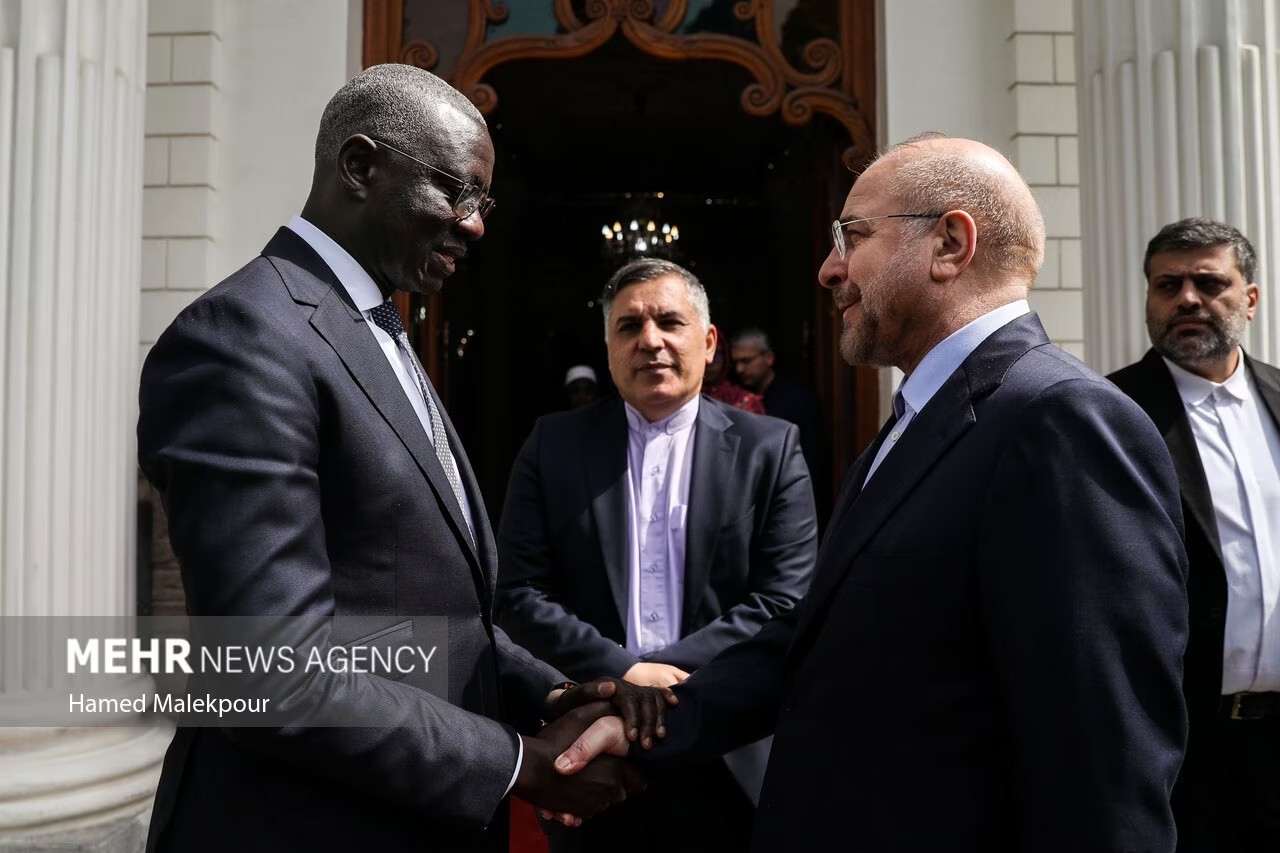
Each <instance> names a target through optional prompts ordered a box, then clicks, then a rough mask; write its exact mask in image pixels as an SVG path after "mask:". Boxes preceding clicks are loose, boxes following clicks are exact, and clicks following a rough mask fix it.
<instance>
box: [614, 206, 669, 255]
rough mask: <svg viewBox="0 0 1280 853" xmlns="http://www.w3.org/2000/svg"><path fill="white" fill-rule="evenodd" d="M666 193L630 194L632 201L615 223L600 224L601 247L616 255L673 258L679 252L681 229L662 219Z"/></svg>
mask: <svg viewBox="0 0 1280 853" xmlns="http://www.w3.org/2000/svg"><path fill="white" fill-rule="evenodd" d="M664 196H665V193H660V192H659V193H648V194H638V193H627V196H626V197H627V198H628V199H629V200H630V204H628V205H627V207H626V209H625V211H624V212H623V215H621V216H619V217H618V218H617V219H615V220H614V221H613V223H612V224H608V223H606V224H604V225H602V226H600V236H601V237H602V238H603V240H604V243H603V245H602V246H601V249H602V251H603V252H604V254H605V255H606V256H609V257H614V258H639V257H659V258H671V257H674V256H675V255H676V254H677V253H678V251H679V245H678V244H679V240H680V228H679V227H678V226H676V225H672V224H671V223H669V222H664V221H662V218H661V216H660V215H659V211H658V202H659V201H661V200H662V198H663V197H664Z"/></svg>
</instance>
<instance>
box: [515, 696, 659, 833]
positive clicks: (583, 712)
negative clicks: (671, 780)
mask: <svg viewBox="0 0 1280 853" xmlns="http://www.w3.org/2000/svg"><path fill="white" fill-rule="evenodd" d="M676 702H677V700H676V697H675V695H674V694H673V693H672V692H671V691H670V690H669V689H667V688H665V687H663V688H658V687H640V686H637V685H634V684H630V683H627V682H625V681H621V680H619V679H615V678H602V679H597V680H596V681H590V682H587V683H586V684H580V685H578V686H576V687H573V688H571V689H569V690H565V691H564V692H562V693H560V694H559V695H556V694H552V696H551V697H549V704H550V712H551V716H552V717H553V718H554V721H553V722H552V723H550V724H549V725H547V726H545V727H544V728H543V729H542V730H541V731H540V732H538V735H537V736H536V737H524V738H522V739H523V741H524V759H523V761H522V762H521V765H520V772H519V774H518V775H517V777H516V782H515V786H514V787H513V788H512V792H513V793H514V794H516V795H517V796H519V797H520V798H521V799H523V800H525V801H527V802H529V803H531V804H533V805H534V806H535V807H537V808H538V810H539V813H540V814H541V815H542V816H543V817H545V818H548V819H552V818H554V819H555V820H559V821H560V822H561V823H563V824H565V825H566V826H577V825H579V824H581V823H582V820H583V819H585V818H589V817H592V816H594V815H596V814H598V813H599V812H601V811H603V810H604V809H606V808H608V807H609V806H611V805H614V804H616V803H619V802H622V801H623V800H625V799H626V798H627V795H628V794H634V793H638V792H639V791H641V790H643V789H644V779H643V778H642V777H641V775H640V773H639V771H637V770H636V769H635V768H634V767H632V766H631V765H629V764H627V763H626V762H625V761H624V760H622V757H623V756H625V755H626V753H627V750H628V749H629V748H630V746H631V744H632V743H638V744H639V745H640V746H641V748H643V749H648V748H649V747H651V746H652V745H653V739H654V738H655V737H659V738H660V737H664V736H665V735H666V726H665V724H664V716H663V715H664V713H665V711H666V708H667V707H668V706H669V705H675V704H676ZM606 720H609V721H612V724H611V725H609V726H607V727H604V728H601V729H599V730H597V729H596V726H597V725H599V724H601V723H603V722H604V721H606ZM588 731H596V732H597V733H596V734H594V735H592V736H591V740H590V741H588V742H586V743H584V741H583V736H584V734H585V733H586V732H588ZM605 732H607V733H608V734H607V735H606V734H604V733H605ZM615 739H616V741H617V742H616V743H614V740H615ZM606 740H607V741H608V742H609V745H610V749H609V750H607V751H608V752H609V754H605V752H606V750H604V749H600V750H599V751H596V752H594V753H592V752H591V750H592V749H593V746H592V745H594V744H596V743H597V742H604V741H606ZM579 744H583V745H582V746H579ZM570 755H572V756H575V758H569V756H570ZM588 755H589V757H584V756H588ZM558 759H565V760H564V761H563V762H560V764H558V763H557V760H558ZM561 764H562V765H563V768H564V769H560V766H561Z"/></svg>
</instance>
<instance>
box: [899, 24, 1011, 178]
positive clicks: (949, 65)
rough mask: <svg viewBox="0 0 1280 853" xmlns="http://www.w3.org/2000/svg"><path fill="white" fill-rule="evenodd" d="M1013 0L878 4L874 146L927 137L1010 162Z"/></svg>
mask: <svg viewBox="0 0 1280 853" xmlns="http://www.w3.org/2000/svg"><path fill="white" fill-rule="evenodd" d="M1013 15H1014V0H881V2H880V8H879V10H878V19H879V26H880V33H879V35H880V38H879V39H878V40H877V41H878V45H879V49H878V53H879V58H880V63H879V66H880V69H881V73H880V91H881V93H882V97H881V98H880V102H879V104H878V105H877V117H878V121H877V125H878V127H879V129H880V142H881V143H893V142H899V141H901V140H903V139H906V138H908V137H911V136H915V135H916V134H918V133H923V132H924V131H927V130H936V131H940V132H942V133H945V134H947V135H949V136H964V137H968V138H970V139H978V140H981V141H982V142H985V143H987V144H988V145H990V146H992V147H994V148H997V149H999V150H1000V151H1002V152H1004V153H1005V154H1006V155H1009V156H1012V150H1013V149H1012V139H1013V135H1014V131H1015V128H1014V109H1013V98H1012V96H1011V95H1010V90H1009V87H1010V85H1011V84H1012V83H1013V68H1012V65H1011V62H1010V60H1009V53H1010V44H1009V35H1010V34H1011V33H1012V32H1013Z"/></svg>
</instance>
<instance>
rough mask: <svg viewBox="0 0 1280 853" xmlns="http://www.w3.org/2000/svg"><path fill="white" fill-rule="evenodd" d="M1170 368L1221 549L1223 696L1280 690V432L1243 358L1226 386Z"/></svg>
mask: <svg viewBox="0 0 1280 853" xmlns="http://www.w3.org/2000/svg"><path fill="white" fill-rule="evenodd" d="M1165 364H1166V365H1168V367H1169V373H1170V374H1171V375H1172V376H1173V382H1174V384H1175V385H1176V386H1177V388H1178V394H1179V396H1181V397H1182V404H1183V406H1184V407H1185V408H1186V411H1187V418H1188V419H1189V420H1190V421H1191V433H1192V435H1194V436H1195V440H1196V448H1197V449H1198V450H1199V451H1200V462H1201V464H1202V465H1203V466H1204V473H1205V478H1206V479H1207V480H1208V482H1209V493H1210V494H1211V495H1212V496H1213V512H1214V515H1215V516H1216V519H1217V525H1218V539H1219V542H1220V543H1221V545H1222V564H1223V567H1224V568H1225V569H1226V575H1227V627H1226V633H1225V635H1224V636H1223V643H1222V692H1223V693H1224V694H1229V693H1238V692H1241V691H1259V692H1261V691H1280V612H1278V609H1280V551H1277V541H1276V537H1277V536H1280V431H1277V429H1276V425H1275V423H1274V422H1273V421H1272V420H1271V417H1270V416H1269V414H1268V413H1267V411H1266V410H1265V408H1264V407H1263V403H1262V400H1261V399H1260V398H1259V397H1258V389H1257V388H1256V387H1255V386H1254V383H1253V379H1252V378H1251V377H1250V376H1249V371H1248V370H1247V369H1245V366H1244V356H1243V354H1240V356H1239V360H1238V362H1237V364H1236V369H1235V372H1234V373H1232V374H1231V376H1229V377H1228V378H1227V380H1226V381H1225V382H1213V381H1211V380H1208V379H1205V378H1204V377H1202V376H1197V375H1195V374H1194V373H1191V372H1189V371H1187V370H1184V369H1182V368H1181V367H1179V366H1178V365H1176V364H1174V363H1173V362H1172V361H1169V360H1168V359H1165Z"/></svg>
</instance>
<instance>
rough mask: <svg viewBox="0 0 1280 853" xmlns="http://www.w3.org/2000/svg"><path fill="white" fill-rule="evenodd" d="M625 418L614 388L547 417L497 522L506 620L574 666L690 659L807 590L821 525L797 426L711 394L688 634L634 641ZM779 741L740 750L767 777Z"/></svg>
mask: <svg viewBox="0 0 1280 853" xmlns="http://www.w3.org/2000/svg"><path fill="white" fill-rule="evenodd" d="M627 446H628V438H627V419H626V414H625V412H624V411H623V404H622V401H621V400H620V399H617V398H613V399H611V400H605V401H603V402H600V403H597V404H595V405H594V406H591V407H588V408H586V409H582V410H578V411H575V412H562V413H558V414H554V415H549V416H547V417H545V418H542V419H540V420H539V421H538V423H537V425H536V426H535V427H534V430H533V433H532V434H531V435H530V436H529V438H528V440H527V441H526V442H525V445H524V448H523V449H522V450H521V452H520V455H519V457H518V458H517V459H516V463H515V466H514V468H513V469H512V473H511V483H510V486H509V487H508V489H507V500H506V504H505V506H504V508H503V512H502V526H501V530H500V532H499V550H500V553H501V564H502V573H501V576H500V578H499V594H498V621H499V623H500V624H501V625H502V626H503V627H504V628H505V629H506V630H507V631H508V632H510V634H511V636H512V637H513V638H514V639H515V640H516V641H517V642H519V643H521V644H523V645H524V646H526V647H527V648H529V649H530V650H531V651H533V652H534V653H535V654H537V655H538V656H539V657H542V658H544V659H546V660H548V661H551V662H552V663H554V664H555V665H556V666H558V667H559V668H560V669H562V670H564V671H565V672H566V673H568V674H569V675H570V676H571V677H573V678H576V679H579V680H585V679H589V678H595V677H597V676H600V675H612V676H617V677H621V676H622V675H623V674H624V673H625V672H626V671H627V670H628V669H630V668H631V666H632V665H634V664H635V663H637V662H638V661H639V660H642V659H644V660H656V661H661V662H662V663H668V664H672V665H674V666H678V667H680V668H681V669H684V670H686V671H688V672H692V671H694V670H696V669H697V668H698V667H700V666H702V665H704V664H706V663H707V662H708V661H709V660H711V658H713V657H714V656H715V655H716V654H718V653H719V652H721V651H723V650H724V649H725V648H727V647H728V646H730V645H732V644H733V643H736V642H738V641H740V640H744V639H746V638H748V637H750V636H752V635H753V634H755V633H756V632H757V631H758V630H760V627H761V626H762V625H764V623H765V622H767V621H768V620H769V619H770V618H772V617H773V616H776V615H777V614H779V613H782V612H784V611H787V610H790V609H791V608H792V607H793V606H794V605H795V603H796V601H798V600H799V599H800V597H801V596H802V595H804V592H805V590H806V589H807V588H808V585H809V578H810V575H811V573H812V571H813V563H814V556H815V552H816V549H817V527H816V519H815V516H814V509H813V489H812V487H811V486H810V482H809V474H808V471H807V469H806V467H805V463H804V458H803V456H802V455H801V449H800V442H799V434H798V432H797V430H796V427H795V426H794V425H792V424H788V423H786V422H785V421H781V420H778V419H775V418H769V417H761V416H759V415H753V414H749V413H747V412H743V411H740V410H738V409H735V408H732V407H731V406H726V405H724V404H723V403H719V402H717V401H715V400H712V399H710V398H708V397H703V398H702V400H701V401H700V404H699V408H698V419H697V428H696V431H695V433H694V446H693V468H692V471H691V472H690V480H689V517H688V522H687V527H686V531H687V533H686V546H685V576H684V602H683V608H682V613H681V623H680V639H679V640H678V641H677V642H675V643H673V644H671V645H670V646H667V647H666V648H665V649H662V650H661V651H658V652H654V653H652V654H648V655H644V656H643V657H637V656H636V655H634V654H632V653H631V652H629V651H627V649H626V648H625V643H626V639H627V629H626V624H627V620H626V607H627V590H628V567H627V548H628V542H629V541H630V537H629V534H628V530H627V505H628V501H629V494H628V493H629V487H628V485H627ZM767 754H768V753H767V749H765V748H764V747H763V746H762V747H759V748H757V749H756V750H755V753H754V754H753V755H750V756H748V755H739V756H738V758H737V759H734V760H731V761H730V768H731V769H732V770H734V772H735V774H736V775H737V776H738V778H739V780H740V781H741V782H742V783H743V786H744V788H746V789H747V790H748V792H749V793H750V794H751V795H752V797H753V799H754V796H755V793H756V792H757V791H758V789H759V784H760V781H761V777H762V774H763V771H764V761H765V760H766V758H767Z"/></svg>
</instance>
